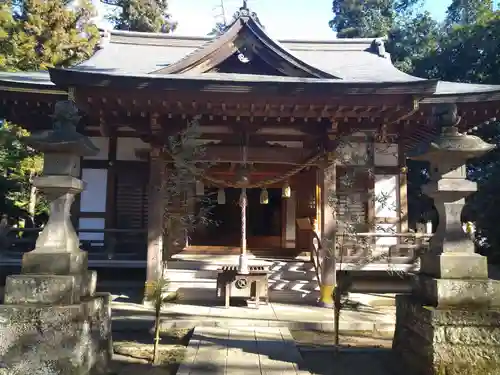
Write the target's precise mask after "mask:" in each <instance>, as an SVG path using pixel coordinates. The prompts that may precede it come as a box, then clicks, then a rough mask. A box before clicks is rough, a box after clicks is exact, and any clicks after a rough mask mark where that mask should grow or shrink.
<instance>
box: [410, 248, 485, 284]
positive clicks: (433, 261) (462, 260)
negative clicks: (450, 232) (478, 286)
mask: <svg viewBox="0 0 500 375" xmlns="http://www.w3.org/2000/svg"><path fill="white" fill-rule="evenodd" d="M420 272H421V273H424V274H426V275H429V276H433V277H436V278H439V279H465V280H470V279H487V278H488V261H487V258H486V257H484V256H482V255H479V254H475V253H451V252H450V253H442V254H432V253H427V254H423V255H422V257H421V264H420Z"/></svg>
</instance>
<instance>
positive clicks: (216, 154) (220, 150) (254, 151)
mask: <svg viewBox="0 0 500 375" xmlns="http://www.w3.org/2000/svg"><path fill="white" fill-rule="evenodd" d="M314 155H315V151H314V150H307V149H300V148H286V147H249V148H248V159H247V160H248V162H249V163H265V164H269V163H270V164H273V163H276V164H288V165H298V164H303V163H304V162H306V161H307V160H308V159H309V158H311V157H312V156H314ZM197 161H199V162H219V163H241V162H242V161H243V150H242V148H241V147H236V146H219V145H216V146H212V145H209V146H206V147H205V150H204V153H203V155H202V156H200V157H199V158H198V160H197Z"/></svg>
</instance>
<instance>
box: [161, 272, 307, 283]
mask: <svg viewBox="0 0 500 375" xmlns="http://www.w3.org/2000/svg"><path fill="white" fill-rule="evenodd" d="M167 278H168V279H169V280H171V281H191V280H197V279H213V280H215V279H217V271H215V270H209V269H202V270H192V269H189V270H183V269H169V270H167ZM269 279H270V280H289V281H299V280H309V281H315V280H317V277H316V273H315V272H314V271H291V270H282V271H281V270H280V271H275V272H271V273H270V274H269Z"/></svg>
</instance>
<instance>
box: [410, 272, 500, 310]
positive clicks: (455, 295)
mask: <svg viewBox="0 0 500 375" xmlns="http://www.w3.org/2000/svg"><path fill="white" fill-rule="evenodd" d="M412 288H413V294H414V296H415V297H416V298H418V299H419V300H420V301H422V303H423V304H425V305H430V306H434V307H437V308H447V307H449V308H461V307H463V308H464V309H468V308H486V309H487V308H499V309H500V281H497V280H491V279H477V280H459V279H436V278H433V277H429V276H426V275H416V276H415V277H414V278H413V282H412Z"/></svg>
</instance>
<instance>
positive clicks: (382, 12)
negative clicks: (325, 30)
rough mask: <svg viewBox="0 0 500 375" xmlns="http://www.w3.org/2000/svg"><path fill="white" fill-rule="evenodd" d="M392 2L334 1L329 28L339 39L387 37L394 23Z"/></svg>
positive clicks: (382, 0)
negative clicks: (332, 16) (332, 15)
mask: <svg viewBox="0 0 500 375" xmlns="http://www.w3.org/2000/svg"><path fill="white" fill-rule="evenodd" d="M392 3H393V1H392V0H368V1H365V0H334V1H333V5H332V10H333V13H334V15H335V16H334V18H333V19H332V20H331V21H330V22H329V26H330V27H331V28H332V29H333V30H335V31H336V32H337V37H338V38H371V37H380V36H386V35H387V33H388V32H389V30H390V28H391V26H392V23H393V22H394V12H393V4H392Z"/></svg>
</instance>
